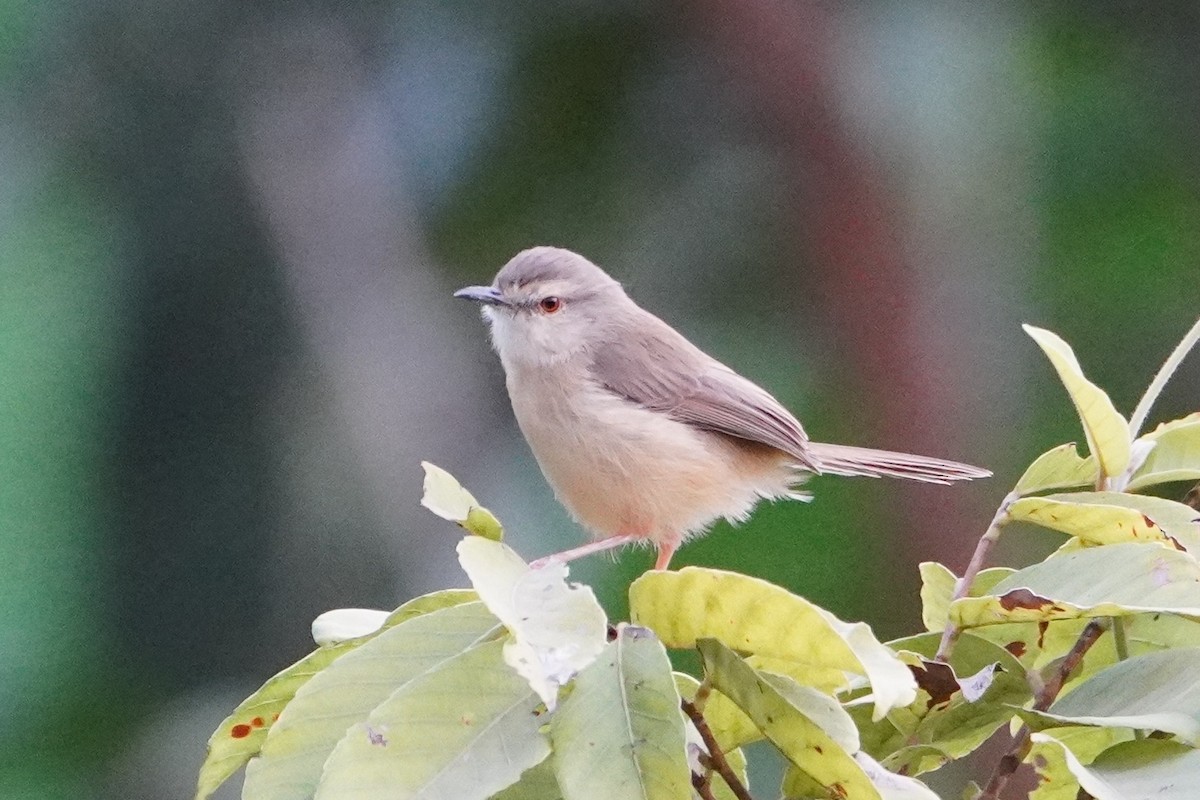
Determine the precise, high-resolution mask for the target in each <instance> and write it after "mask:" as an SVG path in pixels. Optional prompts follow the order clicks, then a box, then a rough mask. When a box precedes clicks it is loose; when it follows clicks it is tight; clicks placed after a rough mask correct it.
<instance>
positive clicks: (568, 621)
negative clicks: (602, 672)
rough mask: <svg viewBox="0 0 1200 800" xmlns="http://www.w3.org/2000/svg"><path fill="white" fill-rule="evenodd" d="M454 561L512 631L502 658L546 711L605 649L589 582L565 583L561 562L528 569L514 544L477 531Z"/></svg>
mask: <svg viewBox="0 0 1200 800" xmlns="http://www.w3.org/2000/svg"><path fill="white" fill-rule="evenodd" d="M458 560H459V562H460V563H461V564H462V566H463V569H464V570H466V572H467V575H468V576H469V577H470V578H471V583H472V584H473V585H474V587H475V590H476V591H477V592H478V593H479V597H480V598H481V599H482V600H483V602H484V603H485V604H486V605H487V607H488V608H489V609H490V610H491V612H492V613H493V614H495V615H496V616H497V617H498V618H499V619H500V621H501V622H503V623H504V626H505V627H506V628H508V630H509V632H510V633H512V639H511V640H510V641H509V643H508V644H507V645H505V647H504V660H505V662H507V663H508V664H509V666H511V667H512V668H513V669H515V670H516V671H517V672H518V673H519V674H520V675H521V676H522V677H523V678H525V679H526V680H527V681H529V685H530V686H531V687H532V688H533V690H534V691H535V692H537V693H538V696H540V697H541V698H542V701H543V702H544V703H545V704H546V706H547V708H549V709H550V710H553V709H554V705H555V702H556V698H557V696H558V688H559V687H560V686H562V685H563V684H565V683H566V682H567V681H569V680H570V679H571V678H572V677H574V675H575V673H577V672H579V670H581V669H583V668H584V667H586V666H587V665H588V664H590V663H592V660H593V659H595V658H596V656H597V655H598V654H599V653H600V651H601V650H603V649H604V644H605V641H606V639H607V632H608V620H607V617H605V615H604V609H603V608H601V607H600V604H599V603H598V602H596V596H595V595H594V594H593V593H592V590H591V589H590V588H589V587H587V586H581V585H579V584H571V585H568V584H567V582H566V580H565V579H566V576H567V567H566V565H565V564H560V563H555V562H551V563H549V564H547V565H546V566H544V567H541V568H539V569H530V568H529V565H528V564H526V563H525V562H524V561H523V560H522V559H521V557H520V556H518V555H517V554H516V553H515V552H513V550H512V548H510V547H509V546H508V545H505V544H502V543H500V542H494V541H491V540H488V539H483V538H480V537H476V536H468V537H467V538H465V539H463V540H462V541H461V542H459V543H458Z"/></svg>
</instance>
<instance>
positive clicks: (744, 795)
mask: <svg viewBox="0 0 1200 800" xmlns="http://www.w3.org/2000/svg"><path fill="white" fill-rule="evenodd" d="M680 707H681V708H682V709H683V713H685V714H687V715H688V719H690V720H691V721H692V724H693V725H695V726H696V731H697V732H699V734H700V738H701V739H702V740H703V741H704V746H705V748H707V750H708V758H709V761H710V762H711V764H712V768H713V769H714V770H716V772H717V774H718V775H720V776H721V779H722V780H724V781H725V784H726V785H727V786H729V791H731V792H733V796H734V797H736V798H738V800H754V798H752V797H751V796H750V792H749V791H747V790H746V787H745V786H743V785H742V782H741V781H740V780H739V779H738V776H737V773H736V772H734V771H733V767H731V766H729V762H728V761H726V760H725V754H724V753H723V752H721V746H720V745H718V744H717V737H715V736H713V732H712V728H710V727H708V721H707V720H706V719H704V715H703V714H701V713H700V712H699V711H698V710H697V709H696V706H695V705H693V704H692V703H689V702H688V701H687V700H684V701H682V702H681V703H680Z"/></svg>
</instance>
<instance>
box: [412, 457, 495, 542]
mask: <svg viewBox="0 0 1200 800" xmlns="http://www.w3.org/2000/svg"><path fill="white" fill-rule="evenodd" d="M421 466H422V467H423V468H424V469H425V493H424V494H423V495H422V496H421V505H423V506H425V507H426V508H428V509H429V510H430V511H432V512H433V513H434V514H437V515H438V516H439V517H441V518H442V519H448V520H450V521H451V522H457V523H458V524H459V525H460V526H461V527H463V528H465V529H466V530H467V531H468V532H469V533H473V534H475V535H476V536H482V537H483V538H485V539H490V540H492V541H494V542H498V541H500V540H501V539H503V538H504V526H502V525H501V524H500V520H498V519H496V517H495V516H494V515H493V514H492V512H491V511H488V510H487V509H486V508H484V507H483V506H481V505H480V504H479V501H478V500H476V499H475V495H473V494H471V493H470V492H468V491H467V490H466V489H464V488H463V487H462V484H460V483H459V482H458V481H457V480H456V479H455V477H454V476H453V475H451V474H450V473H449V472H446V470H444V469H442V468H441V467H439V466H436V465H434V464H430V463H429V462H428V461H422V462H421Z"/></svg>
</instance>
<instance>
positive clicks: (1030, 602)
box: [999, 589, 1054, 611]
mask: <svg viewBox="0 0 1200 800" xmlns="http://www.w3.org/2000/svg"><path fill="white" fill-rule="evenodd" d="M999 600H1000V607H1001V608H1003V609H1004V610H1005V611H1012V610H1013V609H1015V608H1032V609H1035V610H1037V609H1042V608H1045V607H1046V606H1048V605H1052V604H1053V602H1054V601H1052V600H1050V599H1049V598H1046V597H1042V596H1041V595H1037V594H1034V593H1033V592H1031V591H1029V590H1028V589H1013V590H1012V591H1011V592H1005V593H1004V594H1002V595H1000V597H999Z"/></svg>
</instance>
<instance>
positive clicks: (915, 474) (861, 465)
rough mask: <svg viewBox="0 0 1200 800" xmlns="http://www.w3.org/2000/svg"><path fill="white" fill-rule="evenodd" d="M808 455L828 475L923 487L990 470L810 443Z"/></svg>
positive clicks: (844, 446)
mask: <svg viewBox="0 0 1200 800" xmlns="http://www.w3.org/2000/svg"><path fill="white" fill-rule="evenodd" d="M808 449H809V452H811V453H812V455H813V456H814V459H813V460H814V461H816V463H817V465H818V466H819V467H820V469H821V472H823V473H829V474H831V475H861V476H866V477H869V478H879V477H883V476H885V475H886V476H887V477H889V478H907V479H908V480H911V481H923V482H925V483H951V482H952V481H969V480H971V479H972V478H986V477H988V476H989V475H991V474H992V473H991V471H990V470H986V469H980V468H979V467H972V466H971V465H970V464H960V463H958V462H957V461H946V460H944V459H941V458H930V457H928V456H914V455H912V454H911V453H893V452H891V451H889V450H871V449H870V448H866V447H851V446H849V445H844V444H825V443H824V442H809V445H808Z"/></svg>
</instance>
